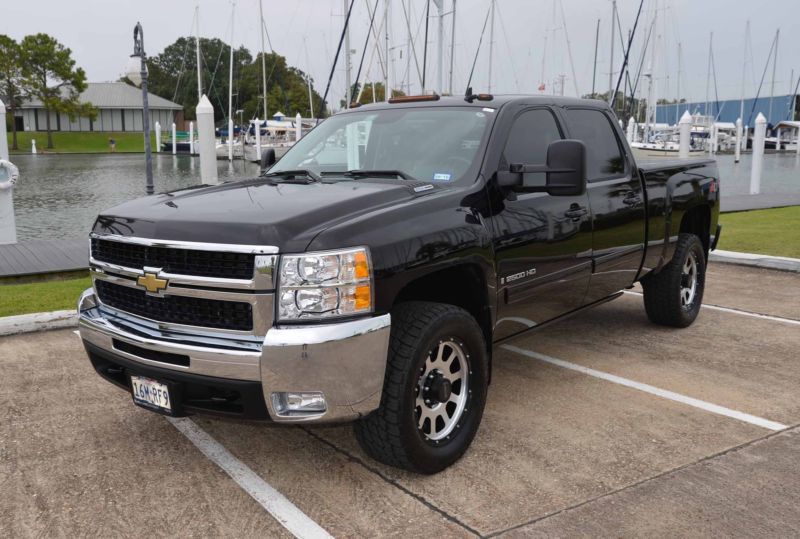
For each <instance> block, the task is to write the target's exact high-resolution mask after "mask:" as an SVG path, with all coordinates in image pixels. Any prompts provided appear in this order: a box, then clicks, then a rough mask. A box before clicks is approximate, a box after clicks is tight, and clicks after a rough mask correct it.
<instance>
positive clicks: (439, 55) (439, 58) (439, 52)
mask: <svg viewBox="0 0 800 539" xmlns="http://www.w3.org/2000/svg"><path fill="white" fill-rule="evenodd" d="M435 1H436V9H437V10H438V12H439V24H438V26H437V33H438V34H439V36H438V39H437V40H436V41H437V43H436V63H437V64H438V65H437V68H438V69H437V70H436V71H437V77H438V79H439V80H438V81H437V82H438V84H437V86H438V90H439V94H443V93H444V0H435Z"/></svg>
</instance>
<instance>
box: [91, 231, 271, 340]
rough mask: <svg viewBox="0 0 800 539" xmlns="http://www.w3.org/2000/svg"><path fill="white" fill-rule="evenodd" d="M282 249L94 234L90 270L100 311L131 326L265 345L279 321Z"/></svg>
mask: <svg viewBox="0 0 800 539" xmlns="http://www.w3.org/2000/svg"><path fill="white" fill-rule="evenodd" d="M277 251H278V250H277V248H275V247H270V246H251V245H229V244H206V243H198V242H178V241H165V240H151V239H146V238H131V237H126V236H100V235H96V234H93V235H92V237H91V255H90V269H91V271H92V277H93V281H94V288H95V293H96V294H97V298H98V300H99V306H100V308H101V309H102V310H103V311H105V314H106V315H107V316H109V317H111V318H112V319H114V318H116V319H117V320H118V321H119V323H120V324H121V325H123V326H124V327H126V328H128V329H131V324H134V325H136V326H138V327H139V328H140V330H143V331H144V330H146V331H150V332H152V331H160V332H166V333H165V335H166V334H167V333H168V334H169V335H170V337H171V338H174V337H176V336H178V337H179V336H180V335H186V336H196V337H212V338H222V339H226V338H228V339H236V340H240V341H241V340H243V339H244V340H254V341H258V340H259V339H260V338H263V336H264V335H266V332H267V330H268V329H269V328H270V327H271V325H272V321H273V300H274V289H275V282H274V278H275V270H276V265H277V259H278V257H277ZM152 283H158V286H157V287H155V288H154V287H152ZM148 286H150V288H148Z"/></svg>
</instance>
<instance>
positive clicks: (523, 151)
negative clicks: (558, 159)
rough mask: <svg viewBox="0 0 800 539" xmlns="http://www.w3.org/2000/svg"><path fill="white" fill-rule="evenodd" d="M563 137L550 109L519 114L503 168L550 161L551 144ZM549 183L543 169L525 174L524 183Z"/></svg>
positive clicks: (513, 127) (507, 146)
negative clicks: (515, 164)
mask: <svg viewBox="0 0 800 539" xmlns="http://www.w3.org/2000/svg"><path fill="white" fill-rule="evenodd" d="M561 138H562V137H561V132H560V131H559V130H558V124H557V123H556V119H555V118H554V117H553V113H552V112H550V111H549V110H547V109H534V110H528V111H525V112H523V113H522V114H520V115H519V116H517V119H516V120H514V125H512V126H511V133H509V135H508V140H507V141H506V147H505V149H504V150H503V163H502V164H501V168H503V169H507V168H508V165H510V164H511V163H522V164H524V165H544V164H545V163H546V162H547V146H548V145H549V144H550V143H551V142H553V141H554V140H560V139H561ZM545 182H546V177H545V174H544V173H543V172H536V173H530V174H525V177H524V178H523V184H524V185H529V186H537V185H544V184H545Z"/></svg>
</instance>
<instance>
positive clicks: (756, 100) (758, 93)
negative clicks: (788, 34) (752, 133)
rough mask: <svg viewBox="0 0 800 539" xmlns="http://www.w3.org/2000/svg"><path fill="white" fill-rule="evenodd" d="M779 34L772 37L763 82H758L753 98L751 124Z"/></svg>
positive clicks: (749, 118) (748, 121)
mask: <svg viewBox="0 0 800 539" xmlns="http://www.w3.org/2000/svg"><path fill="white" fill-rule="evenodd" d="M777 37H778V36H777V35H776V36H775V37H774V38H772V45H771V46H770V48H769V55H767V61H766V63H765V64H764V72H763V73H762V74H761V82H759V83H758V91H756V97H755V99H753V108H751V109H750V115H749V116H748V117H747V124H746V125H751V124H750V121H751V120H752V119H753V112H755V110H756V103H758V96H760V95H761V87H762V86H763V85H764V77H766V76H767V69H768V68H769V61H770V59H772V50H773V49H774V48H775V41H776V38H777Z"/></svg>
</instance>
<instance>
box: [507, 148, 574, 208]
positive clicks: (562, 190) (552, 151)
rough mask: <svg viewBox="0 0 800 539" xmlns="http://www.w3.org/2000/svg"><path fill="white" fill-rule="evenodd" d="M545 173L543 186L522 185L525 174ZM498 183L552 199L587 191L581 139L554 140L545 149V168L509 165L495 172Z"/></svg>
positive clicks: (543, 166) (540, 166)
mask: <svg viewBox="0 0 800 539" xmlns="http://www.w3.org/2000/svg"><path fill="white" fill-rule="evenodd" d="M536 172H544V173H545V174H547V180H546V183H545V185H543V186H527V185H524V184H523V175H524V174H526V173H536ZM497 183H498V185H499V186H501V187H508V188H511V189H512V190H513V191H516V192H519V193H547V194H549V195H553V196H575V195H581V194H583V192H584V191H585V190H586V145H585V144H584V143H583V142H582V141H580V140H556V141H553V142H551V143H550V145H549V146H548V147H547V164H546V165H525V164H521V163H512V164H511V165H509V167H508V171H501V172H498V173H497Z"/></svg>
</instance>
